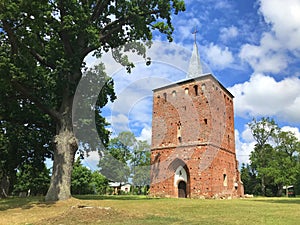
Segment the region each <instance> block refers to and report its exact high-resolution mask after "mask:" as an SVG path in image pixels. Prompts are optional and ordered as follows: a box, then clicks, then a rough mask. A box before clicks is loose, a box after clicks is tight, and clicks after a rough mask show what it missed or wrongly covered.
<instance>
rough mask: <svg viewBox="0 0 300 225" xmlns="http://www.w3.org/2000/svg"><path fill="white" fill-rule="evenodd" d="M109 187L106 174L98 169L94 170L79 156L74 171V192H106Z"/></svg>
mask: <svg viewBox="0 0 300 225" xmlns="http://www.w3.org/2000/svg"><path fill="white" fill-rule="evenodd" d="M107 187H108V180H107V179H106V178H105V177H104V176H102V175H101V174H100V173H99V172H97V171H94V172H92V171H91V170H90V169H88V168H87V167H85V166H83V165H82V164H81V160H80V158H77V160H76V161H75V163H74V168H73V172H72V181H71V192H72V194H79V195H80V194H105V192H106V188H107Z"/></svg>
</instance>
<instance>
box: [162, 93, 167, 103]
mask: <svg viewBox="0 0 300 225" xmlns="http://www.w3.org/2000/svg"><path fill="white" fill-rule="evenodd" d="M163 95H164V99H165V101H167V93H164V94H163Z"/></svg>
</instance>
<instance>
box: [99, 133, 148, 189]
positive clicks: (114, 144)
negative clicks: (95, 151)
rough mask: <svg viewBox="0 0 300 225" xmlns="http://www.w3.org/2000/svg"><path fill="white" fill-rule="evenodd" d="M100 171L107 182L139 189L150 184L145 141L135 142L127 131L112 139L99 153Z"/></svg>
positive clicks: (132, 135) (131, 134)
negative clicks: (130, 181) (128, 184)
mask: <svg viewBox="0 0 300 225" xmlns="http://www.w3.org/2000/svg"><path fill="white" fill-rule="evenodd" d="M101 155H102V157H101V158H100V161H99V167H100V171H101V173H102V174H103V175H105V176H106V177H107V178H108V179H109V180H111V181H115V182H120V183H126V182H128V179H129V178H132V183H133V185H135V186H138V187H139V188H141V187H143V186H146V185H149V184H150V146H149V144H148V143H147V141H140V140H136V138H135V137H134V134H133V133H131V132H128V131H124V132H121V133H119V135H118V136H117V137H116V138H112V139H111V140H110V142H109V144H108V147H107V149H106V150H104V151H102V152H101Z"/></svg>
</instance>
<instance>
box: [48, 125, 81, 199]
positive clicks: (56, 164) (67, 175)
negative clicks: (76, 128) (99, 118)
mask: <svg viewBox="0 0 300 225" xmlns="http://www.w3.org/2000/svg"><path fill="white" fill-rule="evenodd" d="M54 142H55V145H56V146H55V147H56V148H55V151H54V160H53V169H52V176H51V182H50V187H49V189H48V192H47V194H46V197H45V200H46V201H58V200H66V199H69V198H70V197H71V188H70V187H71V175H72V170H73V163H74V156H75V153H76V150H77V147H78V144H77V140H76V138H75V136H74V134H73V131H70V130H65V131H61V132H60V133H59V134H58V135H56V137H55V141H54Z"/></svg>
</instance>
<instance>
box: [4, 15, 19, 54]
mask: <svg viewBox="0 0 300 225" xmlns="http://www.w3.org/2000/svg"><path fill="white" fill-rule="evenodd" d="M1 21H2V24H3V29H4V30H5V31H6V33H7V36H8V39H9V42H10V44H11V53H12V55H15V54H17V53H18V41H17V38H16V36H15V34H14V32H13V30H12V28H11V27H10V25H9V23H8V22H7V21H6V20H1Z"/></svg>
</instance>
